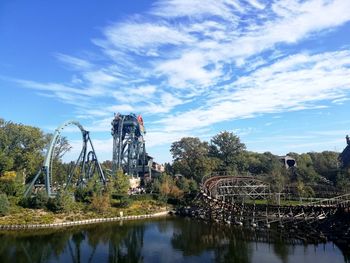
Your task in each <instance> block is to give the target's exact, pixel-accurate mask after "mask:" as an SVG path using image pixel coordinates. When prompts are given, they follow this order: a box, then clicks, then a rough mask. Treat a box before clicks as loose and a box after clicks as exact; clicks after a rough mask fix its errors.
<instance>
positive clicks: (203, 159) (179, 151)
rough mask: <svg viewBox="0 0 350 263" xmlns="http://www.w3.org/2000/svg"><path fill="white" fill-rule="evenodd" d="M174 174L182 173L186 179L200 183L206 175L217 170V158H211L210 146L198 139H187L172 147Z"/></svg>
mask: <svg viewBox="0 0 350 263" xmlns="http://www.w3.org/2000/svg"><path fill="white" fill-rule="evenodd" d="M170 152H171V154H172V156H173V160H174V163H173V169H174V173H181V174H182V175H184V176H185V177H186V178H194V179H195V180H196V181H197V182H200V181H201V179H202V177H203V176H204V175H207V174H210V173H211V172H212V171H213V170H216V168H217V167H218V164H219V160H218V159H217V158H211V157H209V145H208V143H207V142H202V141H200V140H199V138H196V137H185V138H182V139H181V140H180V141H177V142H174V143H173V144H172V145H171V149H170Z"/></svg>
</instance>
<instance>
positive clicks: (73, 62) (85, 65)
mask: <svg viewBox="0 0 350 263" xmlns="http://www.w3.org/2000/svg"><path fill="white" fill-rule="evenodd" d="M56 57H57V58H58V60H60V61H62V62H63V63H65V64H67V65H69V66H71V67H73V68H75V69H78V70H80V69H90V68H92V67H93V65H92V64H91V63H90V62H89V61H87V60H85V59H81V58H77V57H73V56H70V55H65V54H61V53H58V54H56Z"/></svg>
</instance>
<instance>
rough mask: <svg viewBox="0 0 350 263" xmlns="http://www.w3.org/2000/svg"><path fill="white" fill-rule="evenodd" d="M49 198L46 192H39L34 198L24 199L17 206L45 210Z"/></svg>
mask: <svg viewBox="0 0 350 263" xmlns="http://www.w3.org/2000/svg"><path fill="white" fill-rule="evenodd" d="M48 200H49V197H48V196H47V194H46V192H45V191H43V190H41V191H38V192H37V193H36V195H34V196H30V197H25V198H23V199H21V201H20V202H19V204H20V205H21V206H23V207H26V208H34V209H42V208H46V205H47V203H48Z"/></svg>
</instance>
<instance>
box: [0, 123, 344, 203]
mask: <svg viewBox="0 0 350 263" xmlns="http://www.w3.org/2000/svg"><path fill="white" fill-rule="evenodd" d="M51 138H52V135H51V134H46V133H44V132H43V131H42V130H40V129H39V128H37V127H32V126H29V125H23V124H18V123H13V122H10V121H5V120H4V119H1V118H0V199H1V200H3V202H1V201H0V203H6V201H4V200H5V199H6V196H15V197H20V196H22V195H23V190H24V183H25V182H29V181H30V180H31V179H32V178H33V177H34V176H35V174H36V173H37V171H38V170H39V169H40V167H41V165H42V163H43V159H44V153H45V150H46V148H47V146H48V144H49V142H50V140H51ZM69 150H70V145H69V143H68V141H67V140H66V139H65V138H61V140H59V141H58V143H57V145H56V147H55V152H54V156H53V170H54V171H55V173H54V175H53V176H54V178H53V182H57V183H58V184H61V185H62V184H63V183H64V182H65V181H66V178H65V176H66V175H67V171H68V169H69V164H67V163H64V162H63V161H62V157H63V155H64V154H65V153H66V152H67V151H69ZM170 152H171V154H172V157H173V162H172V163H166V164H165V168H166V171H165V173H164V174H163V175H161V176H160V177H159V178H156V179H155V180H153V182H151V183H149V184H147V185H146V189H147V190H148V191H149V192H153V193H159V194H160V195H161V196H162V197H164V198H168V197H170V198H175V199H176V198H177V199H178V198H181V197H183V196H186V195H187V194H191V193H194V192H195V191H197V189H198V184H200V183H201V181H202V179H203V177H204V176H206V175H211V174H213V173H219V174H223V173H225V174H230V175H249V176H256V177H259V178H262V179H263V180H265V181H267V182H268V183H270V185H271V187H272V190H273V191H275V192H281V191H282V190H283V189H285V188H286V187H287V186H291V187H294V189H296V191H297V192H298V194H299V195H300V196H312V195H315V194H316V195H317V192H319V191H322V189H331V190H332V191H337V192H341V191H343V192H344V191H348V190H350V170H349V167H341V166H340V163H339V160H338V157H339V153H337V152H334V151H324V152H309V153H302V154H298V153H288V155H289V156H291V157H293V158H294V159H295V160H296V163H297V166H296V167H293V168H290V169H286V168H285V167H284V165H283V164H282V163H281V160H280V159H279V157H278V156H276V155H274V154H272V153H270V152H265V153H257V152H252V151H249V150H247V148H246V145H245V144H244V143H243V142H241V140H240V138H239V137H238V136H237V135H235V134H234V133H232V132H228V131H223V132H220V133H218V134H217V135H215V136H213V137H212V138H211V139H210V141H202V140H200V139H199V138H197V137H184V138H182V139H180V140H179V141H176V142H173V143H172V145H171V148H170ZM110 164H111V162H110V161H105V162H104V163H103V164H102V167H104V168H108V167H109V166H110ZM41 180H42V181H43V178H41ZM115 180H116V181H114V182H113V184H112V185H113V188H114V189H109V190H108V191H109V192H111V191H113V192H115V193H116V192H119V193H125V192H127V189H128V183H127V178H126V177H125V178H124V176H122V174H119V175H118V176H115ZM89 187H90V188H87V189H85V190H81V189H80V190H78V191H76V193H75V195H76V198H77V199H79V200H82V201H83V202H90V203H95V206H96V207H99V206H101V203H103V202H104V199H103V198H106V196H105V195H103V194H102V192H103V191H102V190H101V187H100V186H99V185H95V184H92V185H90V186H89ZM119 188H120V189H119ZM118 189H119V190H118ZM79 191H80V192H79ZM96 193H97V194H96ZM4 194H5V195H6V196H4ZM94 196H95V197H94ZM61 197H62V199H69V198H68V197H67V196H65V195H64V194H63V193H62V196H61ZM93 198H95V199H94V200H93ZM99 198H100V199H99ZM32 201H33V200H32ZM34 201H35V200H34ZM34 201H33V202H34ZM35 205H36V204H34V206H35ZM56 205H57V204H56ZM57 206H59V204H58V205H57ZM0 210H1V209H0Z"/></svg>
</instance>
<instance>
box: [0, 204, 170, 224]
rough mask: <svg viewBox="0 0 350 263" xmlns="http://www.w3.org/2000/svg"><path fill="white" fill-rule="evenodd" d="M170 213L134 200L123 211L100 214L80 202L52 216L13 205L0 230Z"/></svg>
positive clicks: (0, 221) (116, 209)
mask: <svg viewBox="0 0 350 263" xmlns="http://www.w3.org/2000/svg"><path fill="white" fill-rule="evenodd" d="M170 209H172V207H171V206H169V205H168V204H166V203H164V202H161V201H158V200H154V199H143V200H133V201H132V202H131V203H129V204H128V206H126V207H120V206H110V207H109V208H107V209H105V211H103V212H99V211H97V210H96V209H93V208H92V207H91V205H89V204H86V203H80V202H75V203H74V206H72V207H71V209H70V210H68V211H61V212H52V211H50V210H48V209H45V208H44V209H31V208H23V207H21V206H19V205H17V204H16V203H15V202H13V203H12V204H11V207H10V211H9V213H8V215H6V216H2V217H0V229H4V228H6V229H10V228H11V229H17V228H20V229H22V228H26V226H27V225H34V226H39V225H45V226H52V225H54V226H56V225H57V226H61V225H63V224H65V225H74V224H75V223H74V222H89V220H90V221H91V220H95V221H97V219H99V220H102V222H105V221H107V220H112V219H113V220H120V219H121V218H122V219H123V220H125V219H129V218H135V217H137V216H142V217H146V216H148V215H154V214H158V213H164V212H166V211H168V210H170ZM97 222H98V221H97ZM5 226H7V227H5ZM9 226H11V227H9ZM12 226H14V227H12ZM23 226H24V227H23ZM63 226H64V225H63Z"/></svg>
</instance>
